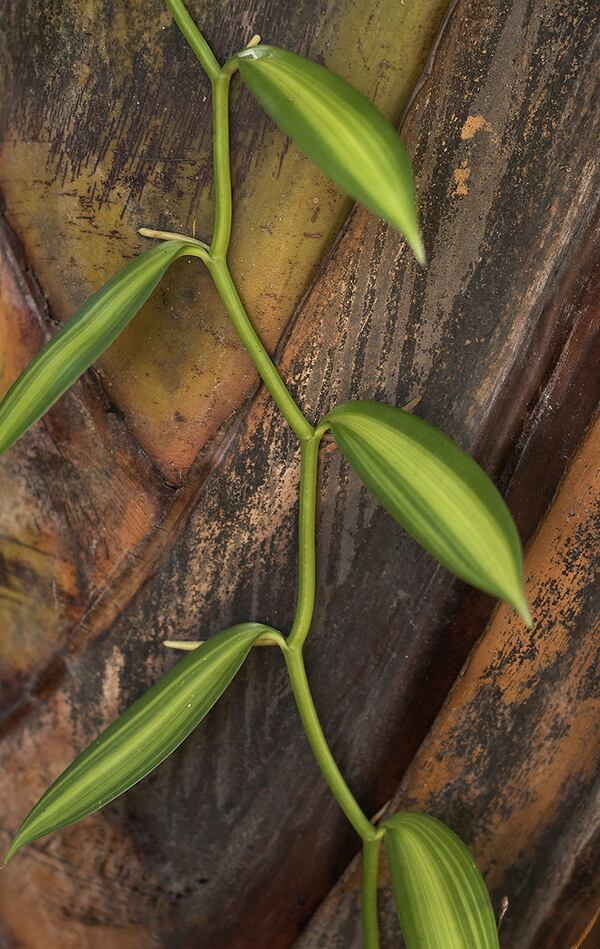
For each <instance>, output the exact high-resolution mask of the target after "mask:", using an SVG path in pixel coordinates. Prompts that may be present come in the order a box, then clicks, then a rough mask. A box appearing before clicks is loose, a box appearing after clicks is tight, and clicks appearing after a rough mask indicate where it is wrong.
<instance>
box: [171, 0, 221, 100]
mask: <svg viewBox="0 0 600 949" xmlns="http://www.w3.org/2000/svg"><path fill="white" fill-rule="evenodd" d="M165 3H166V5H167V7H168V8H169V10H170V11H171V13H172V15H173V19H174V20H175V22H176V23H177V26H178V27H179V29H180V30H181V32H182V33H183V35H184V36H185V38H186V40H187V41H188V43H189V45H190V46H191V48H192V49H193V51H194V53H195V54H196V57H197V59H198V60H199V62H200V65H201V66H202V68H203V70H204V72H205V73H206V75H207V76H208V78H209V79H210V80H211V82H212V81H213V80H214V79H216V78H217V77H218V76H219V74H220V72H221V67H220V66H219V63H218V62H217V60H216V58H215V55H214V53H213V51H212V49H211V48H210V46H209V45H208V43H207V42H206V40H205V39H204V37H203V36H202V33H201V32H200V30H199V29H198V27H197V26H196V24H195V23H194V21H193V20H192V18H191V16H190V15H189V13H188V11H187V10H186V8H185V6H184V4H183V2H182V0H165Z"/></svg>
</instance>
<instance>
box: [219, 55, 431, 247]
mask: <svg viewBox="0 0 600 949" xmlns="http://www.w3.org/2000/svg"><path fill="white" fill-rule="evenodd" d="M236 59H237V62H238V65H239V70H240V73H241V76H242V79H243V81H244V83H245V84H246V85H247V86H248V88H249V89H250V91H251V92H252V93H253V95H254V96H255V97H256V99H257V100H258V101H259V102H260V104H261V105H262V107H263V108H264V110H265V112H267V113H268V114H269V115H270V116H271V118H272V119H273V121H274V122H276V124H277V125H278V126H279V127H280V128H281V129H282V130H283V131H284V132H285V133H286V134H287V135H289V137H290V138H291V139H292V140H293V141H294V142H296V144H297V145H298V146H299V147H300V148H301V149H302V151H303V152H305V153H306V154H307V155H308V157H309V158H311V159H312V160H313V161H314V162H315V164H317V165H318V166H319V167H320V168H321V169H322V170H323V171H324V172H325V174H327V175H328V176H329V177H330V178H332V179H333V181H335V182H336V183H337V184H338V185H340V186H341V187H342V188H343V189H344V190H345V191H346V192H347V193H348V194H349V195H350V196H351V197H353V198H355V199H356V200H357V201H360V202H362V204H364V205H365V206H366V207H367V208H369V209H370V210H371V211H374V212H375V213H376V214H378V215H379V216H380V217H382V218H383V219H384V220H385V221H388V222H389V223H390V224H392V225H393V227H395V228H396V229H397V230H398V231H400V233H401V234H403V235H404V237H405V238H406V240H407V241H408V243H409V245H410V246H411V248H412V250H413V252H414V254H415V256H416V258H417V260H418V261H419V262H420V263H421V264H423V263H424V262H425V254H424V251H423V245H422V242H421V235H420V233H419V225H418V221H417V212H416V208H415V189H414V181H413V173H412V168H411V165H410V160H409V158H408V156H407V154H406V151H405V149H404V146H403V145H402V142H401V141H400V139H399V137H398V135H397V133H396V131H395V129H394V128H393V126H392V125H391V124H390V123H389V122H388V121H387V119H386V118H384V116H383V115H382V114H381V112H380V111H379V109H377V107H376V106H374V105H373V103H372V102H370V101H369V99H367V98H366V97H365V96H363V95H362V94H361V93H360V92H358V91H357V90H356V89H354V88H353V86H351V85H350V84H349V83H347V82H346V81H345V80H344V79H341V78H340V77H339V76H336V75H335V74H334V73H332V72H329V70H328V69H325V68H324V67H323V66H319V65H318V64H317V63H313V62H311V60H309V59H304V58H303V57H302V56H297V55H296V54H295V53H288V52H286V51H285V50H282V49H277V48H276V47H274V46H264V45H261V46H256V47H254V48H253V49H247V50H243V51H242V52H241V53H238V54H237V57H236Z"/></svg>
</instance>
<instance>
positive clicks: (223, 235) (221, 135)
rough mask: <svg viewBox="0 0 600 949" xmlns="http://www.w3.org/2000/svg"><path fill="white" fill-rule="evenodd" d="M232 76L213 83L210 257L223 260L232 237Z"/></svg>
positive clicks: (226, 73) (225, 76)
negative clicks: (212, 173) (230, 84)
mask: <svg viewBox="0 0 600 949" xmlns="http://www.w3.org/2000/svg"><path fill="white" fill-rule="evenodd" d="M230 82H231V74H230V73H229V72H226V71H224V70H222V71H221V72H220V73H219V76H218V77H217V78H216V79H214V80H213V81H212V95H213V99H212V103H213V112H212V114H213V168H214V175H215V224H214V229H213V238H212V242H211V245H210V254H211V257H212V258H213V259H215V260H217V259H222V260H224V259H225V258H226V256H227V250H228V248H229V241H230V238H231V215H232V199H231V159H230V154H229V83H230Z"/></svg>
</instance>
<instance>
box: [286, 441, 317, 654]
mask: <svg viewBox="0 0 600 949" xmlns="http://www.w3.org/2000/svg"><path fill="white" fill-rule="evenodd" d="M319 441H320V439H319V437H318V435H317V434H316V433H315V434H314V435H313V436H312V437H311V438H310V439H308V440H307V441H304V442H303V443H302V448H301V453H300V506H299V512H298V598H297V600H296V615H295V616H294V622H293V624H292V628H291V631H290V635H289V637H288V644H289V645H290V646H295V647H297V648H302V645H303V644H304V640H305V639H306V637H307V636H308V633H309V630H310V624H311V621H312V617H313V612H314V608H315V575H316V560H317V557H316V540H315V534H316V507H317V474H318V464H319Z"/></svg>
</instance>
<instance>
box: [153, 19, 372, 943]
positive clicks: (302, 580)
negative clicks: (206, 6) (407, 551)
mask: <svg viewBox="0 0 600 949" xmlns="http://www.w3.org/2000/svg"><path fill="white" fill-rule="evenodd" d="M165 2H166V4H167V6H168V8H169V9H170V11H171V13H172V14H173V17H174V19H175V21H176V22H177V24H178V26H179V28H180V29H181V32H182V33H183V35H184V36H185V38H186V40H187V41H188V43H189V45H190V46H191V48H192V50H193V51H194V53H195V54H196V56H197V58H198V60H199V62H200V64H201V66H202V67H203V69H204V71H205V72H206V74H207V76H208V78H209V79H210V83H211V89H212V115H213V120H212V121H213V165H214V188H215V220H214V228H213V236H212V240H211V244H210V248H209V249H206V245H202V246H201V248H199V249H198V256H200V257H201V258H202V260H203V261H204V263H205V264H206V266H207V268H208V270H209V272H210V274H211V277H212V279H213V282H214V284H215V287H216V289H217V291H218V293H219V296H220V297H221V300H222V301H223V304H224V306H225V309H226V311H227V313H228V315H229V318H230V320H231V322H232V324H233V326H234V328H235V330H236V332H237V334H238V336H239V338H240V340H241V342H242V344H243V346H244V348H245V349H246V351H247V352H248V355H249V356H250V358H251V360H252V362H253V364H254V366H255V368H256V370H257V372H258V374H259V375H260V377H261V379H262V381H263V382H264V384H265V386H266V387H267V389H268V391H269V393H270V394H271V396H272V398H273V400H274V402H275V403H276V405H277V407H278V408H279V410H280V412H281V414H282V415H283V417H284V418H285V420H286V422H287V423H288V425H289V426H290V428H291V429H292V431H293V432H294V433H295V435H296V436H297V438H298V439H299V441H300V446H301V456H300V486H299V495H300V497H299V541H298V543H299V564H298V596H297V603H296V612H295V616H294V621H293V623H292V628H291V630H290V633H289V636H288V638H287V639H286V640H283V639H282V640H281V642H280V643H279V645H280V647H281V651H282V653H283V655H284V658H285V662H286V667H287V670H288V674H289V678H290V684H291V687H292V691H293V694H294V698H295V701H296V705H297V707H298V712H299V714H300V719H301V721H302V725H303V727H304V730H305V732H306V735H307V738H308V741H309V744H310V747H311V749H312V752H313V754H314V756H315V759H316V761H317V764H318V765H319V768H320V770H321V772H322V774H323V777H324V778H325V780H326V782H327V784H328V785H329V788H330V790H331V792H332V794H333V795H334V797H335V799H336V801H337V803H338V804H339V806H340V808H341V810H342V811H343V812H344V814H345V815H346V817H347V819H348V821H349V822H350V824H351V825H352V827H353V828H354V830H355V831H356V833H357V834H358V835H359V837H360V838H361V839H362V841H363V884H362V919H363V933H364V941H365V947H366V949H379V926H378V920H377V873H378V864H379V851H380V845H381V839H382V837H383V831H382V830H378V829H377V828H376V827H375V826H374V825H373V824H372V823H371V822H370V821H369V819H368V818H367V817H366V815H365V814H364V812H363V811H362V809H361V807H360V806H359V804H358V802H357V801H356V798H355V797H354V795H353V794H352V792H351V790H350V788H349V787H348V785H347V784H346V781H345V780H344V777H343V775H342V773H341V771H340V769H339V768H338V766H337V763H336V761H335V758H334V757H333V754H332V752H331V749H330V748H329V745H328V744H327V740H326V738H325V735H324V733H323V729H322V727H321V723H320V721H319V717H318V715H317V711H316V709H315V705H314V701H313V698H312V694H311V691H310V687H309V684H308V679H307V676H306V668H305V665H304V657H303V646H304V642H305V640H306V637H307V636H308V633H309V631H310V626H311V622H312V617H313V612H314V603H315V588H316V584H315V577H316V549H315V548H316V545H315V535H316V500H317V476H318V460H319V443H320V440H321V437H322V435H323V433H324V431H325V429H326V427H327V426H323V425H320V426H319V427H318V428H317V429H316V430H315V428H314V427H313V426H312V425H311V423H310V422H309V421H308V419H307V418H306V417H305V416H304V414H303V413H302V412H301V411H300V409H299V408H298V406H297V404H296V402H295V401H294V399H293V398H292V396H291V394H290V392H289V390H288V388H287V386H286V385H285V383H284V381H283V379H282V378H281V376H280V374H279V372H278V370H277V368H276V366H275V364H274V363H273V361H272V359H271V357H270V356H269V353H268V352H267V350H266V348H265V346H264V345H263V343H262V341H261V340H260V338H259V336H258V334H257V333H256V330H255V329H254V327H253V326H252V323H251V322H250V319H249V317H248V314H247V312H246V310H245V308H244V305H243V303H242V300H241V299H240V295H239V293H238V291H237V288H236V286H235V283H234V281H233V278H232V276H231V272H230V270H229V267H228V265H227V254H228V250H229V242H230V238H231V219H232V189H231V167H230V147H229V84H230V80H231V75H232V73H233V72H234V70H235V62H234V61H232V60H230V61H229V62H228V63H226V64H225V66H224V67H221V66H219V64H218V62H217V60H216V58H215V56H214V54H213V52H212V50H211V49H210V47H209V46H208V43H207V42H206V40H205V39H204V37H203V36H202V34H201V33H200V31H199V30H198V28H197V27H196V25H195V24H194V22H193V20H192V18H191V17H190V15H189V13H188V12H187V10H186V9H185V7H184V5H183V3H182V0H165ZM251 42H252V41H251ZM144 233H146V234H148V235H149V234H151V233H152V232H151V231H148V230H145V231H144ZM165 236H166V235H165Z"/></svg>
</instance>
